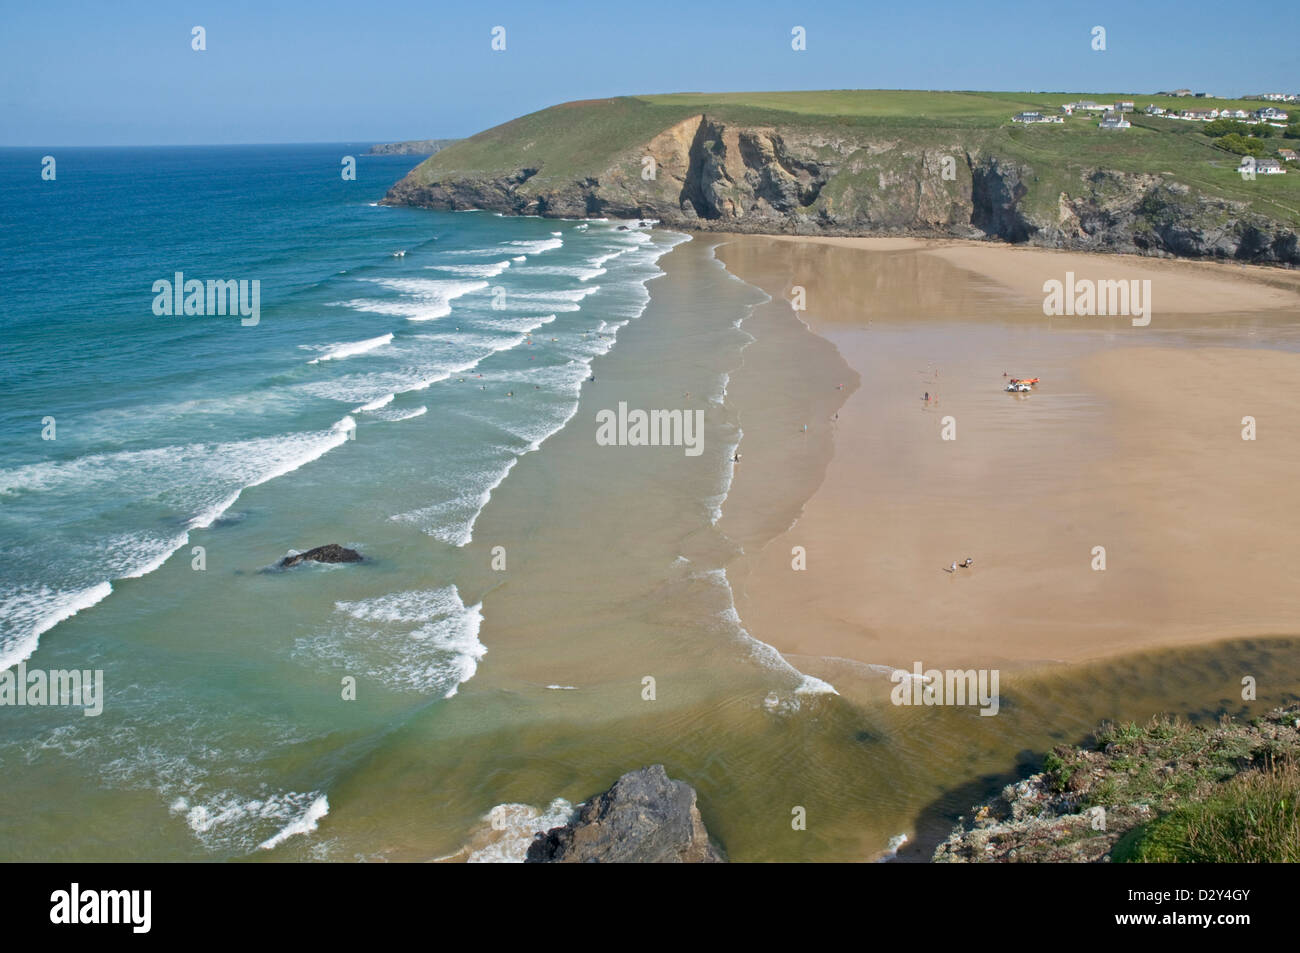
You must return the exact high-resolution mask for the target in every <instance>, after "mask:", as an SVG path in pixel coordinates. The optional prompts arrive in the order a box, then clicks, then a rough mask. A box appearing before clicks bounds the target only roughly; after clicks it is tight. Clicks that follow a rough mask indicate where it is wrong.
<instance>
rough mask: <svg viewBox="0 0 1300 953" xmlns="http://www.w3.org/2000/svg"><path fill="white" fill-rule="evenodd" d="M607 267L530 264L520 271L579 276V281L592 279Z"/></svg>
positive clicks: (533, 273)
mask: <svg viewBox="0 0 1300 953" xmlns="http://www.w3.org/2000/svg"><path fill="white" fill-rule="evenodd" d="M605 272H606V269H604V268H601V267H599V266H593V267H583V266H581V265H530V266H529V267H527V268H521V269H520V273H521V274H526V275H560V276H562V277H565V278H577V279H578V280H579V281H590V280H591V279H592V278H597V277H599V276H601V275H603V274H605Z"/></svg>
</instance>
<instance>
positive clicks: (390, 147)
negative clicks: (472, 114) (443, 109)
mask: <svg viewBox="0 0 1300 953" xmlns="http://www.w3.org/2000/svg"><path fill="white" fill-rule="evenodd" d="M457 141H458V140H456V139H408V140H407V141H405V142H380V143H377V144H375V145H373V146H371V147H370V148H369V149H367V150H366V153H365V154H366V155H368V156H431V155H433V154H434V153H436V152H438V151H439V150H441V149H445V148H447V146H449V145H451V144H452V143H453V142H457Z"/></svg>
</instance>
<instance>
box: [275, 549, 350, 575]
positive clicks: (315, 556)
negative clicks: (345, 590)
mask: <svg viewBox="0 0 1300 953" xmlns="http://www.w3.org/2000/svg"><path fill="white" fill-rule="evenodd" d="M361 560H362V556H361V554H360V553H359V552H357V551H356V550H355V549H347V548H346V547H344V546H340V545H339V544H338V543H327V544H326V545H324V546H317V547H316V548H315V549H309V550H307V551H306V552H305V553H296V554H295V555H293V556H285V557H284V558H283V559H281V560H280V562H279V563H278V565H279V567H280V568H281V569H289V568H290V567H292V566H296V565H298V564H299V563H303V562H314V563H359V562H361Z"/></svg>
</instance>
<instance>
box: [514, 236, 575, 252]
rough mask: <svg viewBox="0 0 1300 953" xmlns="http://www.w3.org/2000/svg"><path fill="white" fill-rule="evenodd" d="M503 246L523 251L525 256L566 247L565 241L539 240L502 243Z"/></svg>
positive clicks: (555, 239) (560, 239)
mask: <svg viewBox="0 0 1300 953" xmlns="http://www.w3.org/2000/svg"><path fill="white" fill-rule="evenodd" d="M501 244H502V245H509V246H511V247H513V248H518V249H521V250H522V251H523V253H524V254H525V255H540V254H542V252H548V251H554V250H555V249H557V248H562V247H563V246H564V239H563V238H539V239H536V240H532V241H513V242H502V243H501Z"/></svg>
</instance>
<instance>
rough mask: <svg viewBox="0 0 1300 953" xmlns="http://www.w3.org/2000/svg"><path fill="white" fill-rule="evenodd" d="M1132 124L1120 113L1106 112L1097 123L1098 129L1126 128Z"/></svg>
mask: <svg viewBox="0 0 1300 953" xmlns="http://www.w3.org/2000/svg"><path fill="white" fill-rule="evenodd" d="M1132 125H1133V124H1132V123H1131V122H1129V121H1128V120H1127V119H1125V118H1124V116H1123V115H1122V114H1118V113H1114V114H1108V115H1107V116H1106V118H1104V119H1103V120H1102V121H1101V122H1099V123H1097V128H1098V129H1128V128H1129V127H1131V126H1132Z"/></svg>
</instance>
